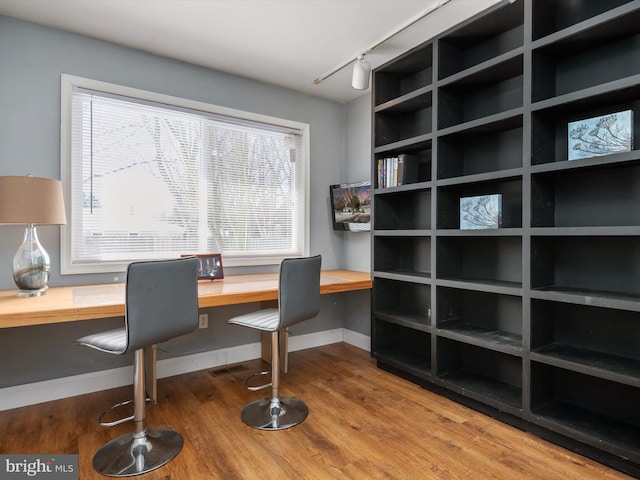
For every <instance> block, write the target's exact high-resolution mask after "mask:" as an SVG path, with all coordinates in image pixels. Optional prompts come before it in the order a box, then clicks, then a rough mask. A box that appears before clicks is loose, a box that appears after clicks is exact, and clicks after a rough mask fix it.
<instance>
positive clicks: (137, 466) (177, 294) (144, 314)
mask: <svg viewBox="0 0 640 480" xmlns="http://www.w3.org/2000/svg"><path fill="white" fill-rule="evenodd" d="M197 264H198V260H197V258H195V257H189V258H180V259H175V260H159V261H149V262H134V263H132V264H130V265H129V268H128V269H127V280H126V301H125V303H126V312H125V326H124V327H123V328H120V329H116V330H110V331H108V332H103V333H96V334H93V335H87V336H85V337H82V338H80V339H78V340H76V343H77V344H79V345H85V346H87V347H92V348H95V349H97V350H101V351H103V352H106V353H111V354H115V355H122V354H124V353H127V352H134V363H133V397H134V400H133V403H134V414H133V416H132V417H130V418H127V419H124V420H133V422H134V425H135V427H134V431H133V432H130V433H126V434H124V435H121V436H120V437H118V438H115V439H114V440H111V441H110V442H109V443H107V444H106V445H104V446H103V447H102V448H100V450H98V452H97V453H96V454H95V456H94V457H93V467H94V468H95V469H96V470H97V471H98V472H99V473H101V474H103V475H107V476H112V477H128V476H132V475H138V474H140V473H145V472H148V471H151V470H154V469H156V468H158V467H161V466H162V465H164V464H165V463H167V462H169V461H170V460H172V459H173V458H174V457H175V456H176V455H177V454H178V453H179V452H180V450H181V449H182V445H183V443H184V441H183V439H182V436H181V435H180V434H179V433H178V432H175V431H173V430H167V429H163V428H149V429H148V428H146V425H145V416H146V414H145V412H146V405H145V368H144V367H145V366H144V349H145V347H150V346H152V345H155V344H157V343H160V342H164V341H166V340H169V339H171V338H173V337H177V336H179V335H183V334H185V333H188V332H191V331H192V330H194V329H195V328H196V326H197V325H198V281H197V268H198V267H197ZM117 423H121V422H113V423H112V424H117Z"/></svg>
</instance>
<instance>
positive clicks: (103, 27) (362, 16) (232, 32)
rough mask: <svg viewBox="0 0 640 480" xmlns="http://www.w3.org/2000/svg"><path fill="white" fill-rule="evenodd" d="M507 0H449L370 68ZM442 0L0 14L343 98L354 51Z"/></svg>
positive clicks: (101, 1) (178, 3) (13, 2)
mask: <svg viewBox="0 0 640 480" xmlns="http://www.w3.org/2000/svg"><path fill="white" fill-rule="evenodd" d="M500 1H504V0H451V1H449V2H448V3H446V4H444V5H442V6H441V8H439V9H437V10H436V11H435V12H433V13H432V14H430V15H428V16H426V17H425V18H424V19H422V20H421V21H419V22H418V23H416V24H415V25H413V26H412V27H410V28H408V29H407V30H405V31H404V32H402V33H401V34H399V35H397V36H395V37H394V38H393V39H392V40H390V41H389V42H387V43H385V44H383V45H382V46H380V47H378V48H376V49H375V50H374V51H373V52H372V53H370V54H369V55H367V60H368V62H369V63H370V64H371V66H372V67H373V68H375V67H376V66H378V65H381V64H383V63H385V62H386V61H387V60H390V59H392V58H394V57H395V56H397V55H399V54H400V53H402V52H404V51H406V50H408V49H409V48H411V47H413V46H416V45H418V44H420V43H422V42H423V41H425V40H427V39H429V38H431V37H433V36H435V35H437V34H438V33H440V32H442V31H444V30H446V29H447V28H449V27H450V26H452V25H455V24H457V23H459V22H460V21H462V20H464V19H466V18H468V17H470V16H472V15H474V14H476V13H478V12H480V11H482V10H484V9H486V8H487V7H489V6H491V5H492V4H495V3H498V2H500ZM443 3H444V2H443V1H442V0H0V15H7V16H10V17H15V18H19V19H23V20H27V21H30V22H34V23H38V24H42V25H46V26H50V27H54V28H58V29H61V30H67V31H70V32H75V33H80V34H82V35H87V36H91V37H95V38H98V39H102V40H106V41H109V42H113V43H117V44H120V45H124V46H127V47H132V48H136V49H139V50H143V51H146V52H150V53H154V54H157V55H162V56H164V57H169V58H174V59H178V60H182V61H185V62H189V63H193V64H196V65H202V66H205V67H209V68H213V69H216V70H220V71H223V72H228V73H232V74H236V75H241V76H243V77H248V78H253V79H256V80H259V81H262V82H266V83H270V84H275V85H280V86H283V87H286V88H290V89H293V90H297V91H300V92H304V93H307V94H310V95H315V96H319V97H323V98H328V99H331V100H335V101H338V102H343V103H345V102H349V101H351V100H353V99H355V98H357V97H358V96H360V95H362V94H364V93H366V92H367V91H363V90H355V89H353V88H352V87H351V71H352V68H351V65H349V66H348V67H347V68H344V69H343V70H341V71H340V72H338V73H336V74H335V75H332V76H330V77H329V78H327V79H326V80H324V81H323V82H321V83H320V84H319V85H315V84H314V79H316V78H318V77H321V76H323V75H324V74H326V73H328V72H330V71H331V70H332V69H333V68H335V67H337V66H339V65H341V64H343V63H345V62H347V61H349V60H352V59H355V57H356V56H357V55H358V54H359V53H361V52H362V51H364V50H366V49H367V48H369V47H371V46H373V45H375V44H376V43H378V42H379V41H380V40H382V39H384V38H385V37H387V36H389V35H391V34H392V33H394V32H396V31H398V30H399V29H401V28H402V27H404V26H406V25H407V24H409V23H410V22H411V21H412V20H415V19H416V18H417V17H418V16H419V15H420V14H422V13H423V12H425V11H426V10H427V9H429V8H430V7H432V6H434V5H441V4H443Z"/></svg>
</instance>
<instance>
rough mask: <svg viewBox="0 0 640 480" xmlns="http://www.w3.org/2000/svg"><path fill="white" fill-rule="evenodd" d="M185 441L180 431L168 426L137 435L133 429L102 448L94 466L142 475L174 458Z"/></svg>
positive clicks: (112, 473)
mask: <svg viewBox="0 0 640 480" xmlns="http://www.w3.org/2000/svg"><path fill="white" fill-rule="evenodd" d="M183 444H184V440H183V439H182V436H181V435H180V434H179V433H178V432H175V431H173V430H168V429H165V428H150V429H148V430H146V435H144V436H142V437H140V438H134V433H133V432H129V433H126V434H124V435H121V436H119V437H118V438H114V439H113V440H111V441H110V442H109V443H107V444H106V445H104V446H103V447H102V448H101V449H100V450H98V452H97V453H96V454H95V456H94V457H93V468H95V469H96V471H97V472H98V473H101V474H102V475H106V476H108V477H131V476H133V475H139V474H141V473H146V472H150V471H151V470H155V469H156V468H158V467H161V466H162V465H164V464H166V463H168V462H170V461H171V460H172V459H173V458H174V457H175V456H176V455H178V453H179V452H180V450H182V445H183Z"/></svg>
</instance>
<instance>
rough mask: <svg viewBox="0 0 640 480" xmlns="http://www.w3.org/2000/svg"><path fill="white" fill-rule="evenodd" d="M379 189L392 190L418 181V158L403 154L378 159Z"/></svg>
mask: <svg viewBox="0 0 640 480" xmlns="http://www.w3.org/2000/svg"><path fill="white" fill-rule="evenodd" d="M377 173H378V188H390V187H397V186H400V185H406V184H408V183H415V182H417V181H418V157H417V155H409V154H406V153H402V154H400V155H398V156H397V157H386V158H379V159H378V169H377Z"/></svg>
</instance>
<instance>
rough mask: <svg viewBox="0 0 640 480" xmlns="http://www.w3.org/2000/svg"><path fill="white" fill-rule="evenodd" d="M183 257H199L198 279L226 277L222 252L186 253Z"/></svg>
mask: <svg viewBox="0 0 640 480" xmlns="http://www.w3.org/2000/svg"><path fill="white" fill-rule="evenodd" d="M181 256H182V257H198V280H212V281H213V280H219V279H222V278H224V269H223V267H222V255H221V254H220V253H201V254H193V255H189V254H185V255H181Z"/></svg>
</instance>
